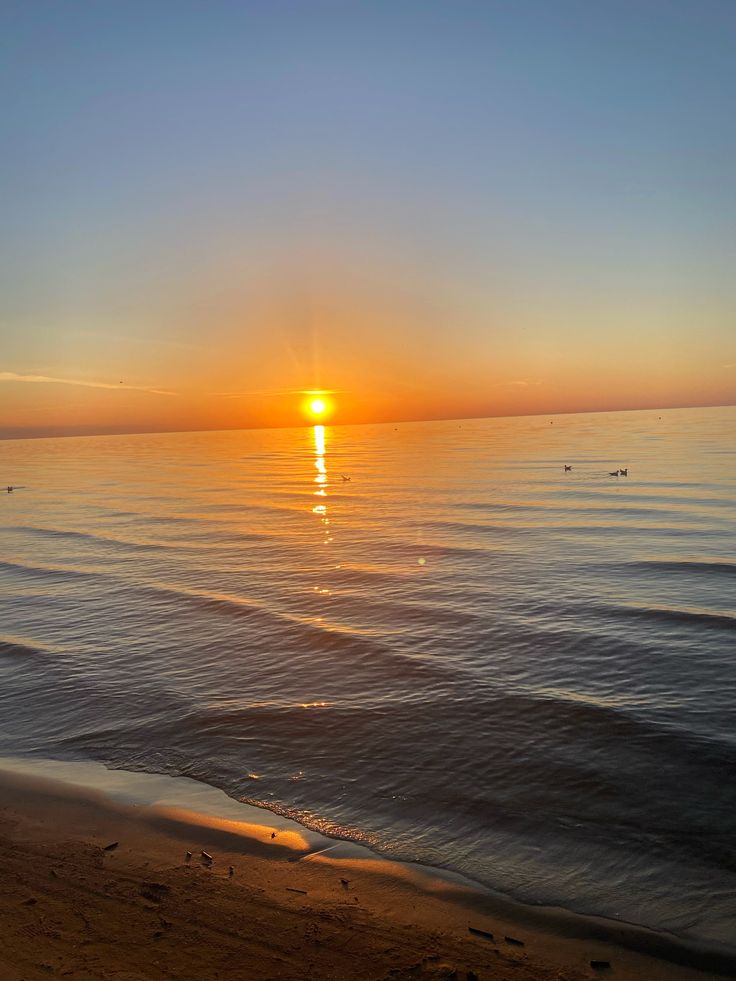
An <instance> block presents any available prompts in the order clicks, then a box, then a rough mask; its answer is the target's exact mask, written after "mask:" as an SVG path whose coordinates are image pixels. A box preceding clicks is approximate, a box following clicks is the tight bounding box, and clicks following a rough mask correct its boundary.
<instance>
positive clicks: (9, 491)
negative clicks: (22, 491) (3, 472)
mask: <svg viewBox="0 0 736 981" xmlns="http://www.w3.org/2000/svg"><path fill="white" fill-rule="evenodd" d="M12 493H13V488H12V486H11V485H10V484H8V494H12Z"/></svg>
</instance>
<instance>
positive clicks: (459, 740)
mask: <svg viewBox="0 0 736 981" xmlns="http://www.w3.org/2000/svg"><path fill="white" fill-rule="evenodd" d="M0 459H1V465H0V479H1V480H2V482H3V483H12V484H17V485H22V487H21V488H20V489H18V490H16V491H14V492H13V493H12V494H3V495H2V497H0V753H4V754H6V755H11V754H12V755H21V756H43V757H50V758H57V759H93V760H97V761H101V762H103V763H106V764H107V765H109V766H112V767H119V768H125V769H130V770H146V771H152V772H161V773H167V774H184V775H186V776H189V777H194V778H196V779H198V780H200V781H204V782H206V783H209V784H212V785H214V786H216V787H219V788H222V789H224V790H225V791H226V792H227V793H228V794H230V795H231V796H233V797H235V798H237V799H240V800H245V801H248V802H251V803H256V804H259V805H262V806H265V807H267V808H271V809H272V810H274V811H277V812H279V813H282V814H285V815H288V816H290V817H294V818H296V819H297V820H299V821H301V822H302V823H303V824H305V825H307V826H308V827H310V828H314V829H316V830H320V831H323V832H327V833H328V834H330V835H335V836H338V837H342V838H347V839H353V840H356V841H360V842H362V843H363V844H366V845H368V846H370V847H371V848H373V849H375V850H376V851H378V852H380V853H382V854H385V855H388V856H391V857H394V858H400V859H411V860H415V861H419V862H423V863H426V864H430V865H436V866H440V867H445V868H449V869H453V870H456V871H458V872H461V873H463V874H465V875H467V876H469V877H470V878H472V879H474V880H476V881H478V882H480V883H483V884H486V885H488V886H491V887H492V888H494V889H496V890H499V891H501V892H504V893H507V894H509V895H511V896H513V897H515V898H517V899H520V900H522V901H525V902H528V903H535V904H536V903H544V904H554V905H559V906H563V907H567V908H570V909H573V910H576V911H579V912H585V913H594V914H601V915H605V916H609V917H615V918H621V919H624V920H627V921H631V922H634V923H639V924H645V925H647V926H650V927H654V928H656V929H662V930H669V931H673V932H675V933H677V934H679V935H681V936H686V937H689V938H693V939H697V940H704V941H713V942H719V943H727V944H728V943H730V944H736V938H735V937H734V922H736V505H735V503H734V502H735V501H736V408H725V409H688V410H681V409H678V410H667V411H665V410H659V411H657V410H655V411H640V412H621V413H600V414H587V415H570V416H555V417H534V418H517V419H486V420H468V421H461V422H457V421H454V422H432V423H410V424H406V423H405V424H399V425H396V426H395V425H381V426H354V427H342V428H332V427H327V428H325V429H321V428H317V429H314V428H303V429H294V430H278V431H276V430H271V431H237V432H235V431H233V432H214V433H194V434H192V433H183V434H166V435H140V436H112V437H95V438H89V437H79V438H68V439H39V440H19V441H5V442H2V443H0ZM564 464H568V465H570V466H572V468H573V469H572V470H571V471H569V472H565V471H564V470H563V465H564ZM619 467H628V476H617V477H613V476H610V473H609V472H610V471H613V470H616V469H618V468H619ZM343 475H345V476H347V477H349V478H350V479H349V480H344V479H343Z"/></svg>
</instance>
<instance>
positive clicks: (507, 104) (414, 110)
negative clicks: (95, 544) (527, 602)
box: [0, 0, 736, 435]
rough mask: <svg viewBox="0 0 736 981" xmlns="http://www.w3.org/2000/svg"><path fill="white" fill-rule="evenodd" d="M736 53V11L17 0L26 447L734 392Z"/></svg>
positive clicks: (9, 196)
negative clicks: (323, 401)
mask: <svg viewBox="0 0 736 981" xmlns="http://www.w3.org/2000/svg"><path fill="white" fill-rule="evenodd" d="M734 50H736V4H735V3H734V2H733V0H723V2H713V0H692V2H685V0H631V2H628V0H617V2H612V0H611V2H606V0H600V2H591V0H580V2H577V0H575V2H566V0H539V2H526V0H514V2H493V0H478V2H467V0H445V2H441V3H440V2H434V0H386V2H384V0H370V2H368V0H366V2H348V0H343V2H337V0H333V2H321V0H291V2H287V0H262V2H248V0H239V2H225V0H214V2H212V0H209V2H200V3H192V2H186V0H176V2H157V0H146V2H145V3H139V2H135V0H126V2H122V0H121V2H68V0H55V2H51V0H31V2H29V0H21V2H12V0H5V2H4V3H3V4H2V6H1V7H0V90H1V91H2V93H3V96H2V102H1V106H0V112H1V120H0V125H1V129H0V132H1V136H2V146H3V151H2V154H0V213H1V214H2V240H1V241H0V250H1V251H2V256H1V257H0V258H1V260H2V261H1V263H0V280H1V289H0V332H1V333H0V338H1V346H0V435H3V434H4V435H17V434H19V433H28V434H39V433H46V432H48V433H52V432H58V431H80V432H83V431H106V430H122V431H126V430H137V429H179V428H219V427H231V426H234V427H240V426H251V425H285V424H292V423H294V422H298V421H299V419H300V416H299V409H298V406H299V401H300V399H299V396H298V395H297V394H294V393H297V392H299V391H300V390H302V389H312V388H328V389H331V390H334V391H335V392H336V393H338V394H335V396H334V399H335V403H336V407H337V411H336V413H335V421H345V422H351V421H372V420H381V419H394V418H395V419H403V418H433V417H442V416H463V415H496V414H514V415H515V414H522V413H531V412H549V413H552V412H561V411H577V410H586V409H608V408H628V407H646V406H668V405H690V404H723V403H732V402H734V401H736V323H735V322H734V310H736V303H735V301H736V275H735V272H736V112H735V111H734V107H735V106H736V59H735V58H734ZM121 382H122V384H121Z"/></svg>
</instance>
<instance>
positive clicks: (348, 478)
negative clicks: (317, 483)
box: [340, 473, 352, 483]
mask: <svg viewBox="0 0 736 981" xmlns="http://www.w3.org/2000/svg"><path fill="white" fill-rule="evenodd" d="M340 476H341V477H342V479H343V480H344V481H345V482H346V483H347V482H349V481H350V480H352V478H351V477H346V476H345V474H344V473H341V474H340Z"/></svg>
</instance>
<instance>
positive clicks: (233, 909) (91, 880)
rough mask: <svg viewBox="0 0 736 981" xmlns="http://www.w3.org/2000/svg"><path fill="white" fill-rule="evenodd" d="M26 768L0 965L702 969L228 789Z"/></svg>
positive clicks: (480, 972) (134, 971)
mask: <svg viewBox="0 0 736 981" xmlns="http://www.w3.org/2000/svg"><path fill="white" fill-rule="evenodd" d="M98 769H101V768H98ZM38 772H39V771H38V770H37V771H36V772H35V773H33V771H32V775H29V774H28V773H27V772H23V770H22V768H19V767H10V768H6V769H3V768H2V767H1V766H0V805H1V806H0V875H1V876H2V883H3V888H2V890H0V939H1V940H2V943H0V978H1V979H3V981H5V979H14V981H21V979H24V981H35V979H41V978H44V979H45V978H49V977H72V978H75V979H97V978H115V979H118V981H134V979H135V981H139V979H146V981H147V979H159V978H174V977H175V978H186V979H197V981H206V979H214V978H219V979H241V978H242V979H246V978H247V979H254V981H258V979H269V978H270V979H308V978H313V979H335V981H348V979H356V981H362V979H366V981H368V979H371V981H373V979H376V981H378V979H386V981H391V979H403V978H417V977H418V978H441V977H444V978H458V979H460V981H473V979H474V978H478V979H481V981H491V979H493V981H532V979H534V981H580V979H584V978H595V977H611V978H618V979H632V981H644V979H647V981H696V979H700V981H703V979H705V978H708V977H716V976H717V975H716V974H715V973H707V972H701V971H698V970H695V969H693V968H692V967H686V966H682V965H679V964H674V963H671V962H667V961H665V960H662V959H660V958H657V957H653V956H647V955H646V954H643V953H641V952H639V951H633V950H629V949H625V948H624V947H621V946H618V945H617V944H615V943H613V942H611V941H610V940H609V941H606V940H603V939H600V935H601V934H602V931H597V930H595V929H588V928H585V929H583V928H581V925H582V923H583V921H582V920H580V921H576V923H577V925H576V924H575V923H573V922H572V921H571V922H570V923H567V924H566V925H565V926H564V928H563V929H560V928H559V926H560V923H558V924H557V928H554V929H553V928H552V923H553V921H552V920H550V921H549V924H548V925H547V926H545V925H544V918H543V917H539V918H538V919H540V920H541V924H540V922H534V921H535V916H534V915H533V914H530V915H528V916H526V917H523V916H514V915H512V914H513V906H512V905H508V906H507V907H505V906H504V905H503V903H499V902H498V901H497V900H495V899H494V898H493V897H492V896H487V895H485V894H483V893H482V892H480V891H478V890H475V889H472V888H469V886H468V885H467V884H466V883H463V882H461V881H459V880H458V881H453V880H452V879H451V878H445V877H443V876H442V875H441V874H439V873H438V874H436V875H435V874H433V873H432V871H431V870H427V869H421V868H420V867H415V866H409V865H403V864H400V863H396V862H390V861H385V860H382V859H379V858H377V857H375V856H373V855H372V853H370V852H368V851H367V850H366V849H362V848H356V847H355V846H350V845H346V844H345V843H339V842H335V841H334V840H332V839H327V838H324V837H322V836H319V835H316V834H314V833H312V832H307V831H304V829H302V828H300V826H299V825H295V824H293V823H292V822H289V821H287V820H286V819H281V818H278V817H276V816H274V815H271V814H270V813H268V812H265V811H260V810H257V809H254V808H248V807H247V805H239V804H237V803H236V802H232V801H229V799H228V800H227V801H226V802H225V803H223V804H222V806H221V808H220V811H221V813H220V814H217V813H207V812H205V811H203V810H202V809H201V802H197V801H196V800H195V801H193V803H194V804H195V805H196V806H195V808H189V809H187V808H184V807H182V806H181V803H180V802H175V803H174V804H173V805H172V804H171V803H170V802H167V801H165V800H160V801H158V802H155V803H154V802H147V803H135V802H133V803H131V802H124V801H123V800H122V799H121V795H120V793H119V792H115V793H113V792H111V791H110V790H109V788H108V790H107V792H103V791H101V790H96V789H93V788H92V787H90V785H89V783H88V785H87V786H86V787H83V786H79V785H75V784H72V783H67V782H60V781H58V780H51V779H48V777H45V776H44V777H40V776H39V775H38ZM50 772H52V773H54V771H53V769H52V770H51V771H50ZM57 775H58V774H57ZM143 777H147V775H131V778H133V779H134V781H135V780H141V779H142V778H143ZM153 780H159V783H160V781H162V780H163V781H168V783H169V784H172V785H173V784H176V785H179V784H180V783H181V782H180V781H172V780H171V779H170V778H151V782H152V781H153ZM152 785H153V784H152ZM157 786H158V785H157ZM207 790H208V791H209V788H207ZM132 796H133V798H135V794H134V793H133V795H132ZM165 796H166V795H164V797H165ZM213 810H217V808H213ZM236 816H237V817H236ZM254 817H255V818H256V820H253V818H254ZM115 843H117V844H115ZM108 846H114V847H108ZM188 851H189V852H191V853H192V855H191V858H188V857H187V852H188ZM202 852H206V853H208V854H209V855H210V856H211V857H212V861H209V860H208V859H207V858H205V857H204V856H203V854H202ZM560 922H561V921H560ZM576 934H577V935H576ZM596 934H598V935H596ZM591 961H607V962H609V963H610V965H611V967H610V968H604V967H599V968H595V967H592V966H591V963H590V962H591Z"/></svg>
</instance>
